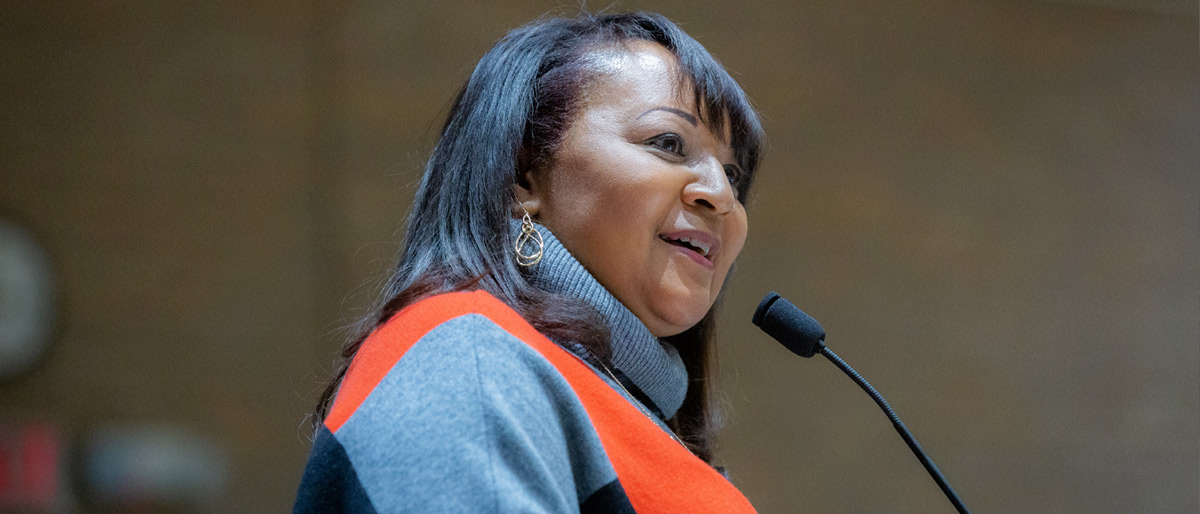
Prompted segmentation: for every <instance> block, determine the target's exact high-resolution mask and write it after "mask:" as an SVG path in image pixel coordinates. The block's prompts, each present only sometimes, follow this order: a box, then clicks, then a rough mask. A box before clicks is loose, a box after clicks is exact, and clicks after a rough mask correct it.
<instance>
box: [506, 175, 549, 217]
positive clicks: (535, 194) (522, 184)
mask: <svg viewBox="0 0 1200 514" xmlns="http://www.w3.org/2000/svg"><path fill="white" fill-rule="evenodd" d="M512 188H513V196H514V197H515V198H516V199H517V203H516V205H513V216H514V217H517V218H520V217H521V216H522V215H524V214H525V212H526V211H528V212H529V215H530V216H533V217H535V218H536V217H537V215H538V211H539V210H540V209H541V206H542V196H541V195H542V190H541V188H540V187H538V181H537V180H536V179H535V178H534V173H533V172H532V171H526V172H524V173H522V174H520V175H517V182H516V183H515V184H513V186H512ZM522 209H524V210H522Z"/></svg>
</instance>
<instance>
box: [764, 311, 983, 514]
mask: <svg viewBox="0 0 1200 514" xmlns="http://www.w3.org/2000/svg"><path fill="white" fill-rule="evenodd" d="M751 321H752V322H753V323H754V325H755V326H757V327H758V328H761V329H762V330H763V332H766V333H767V335H769V336H771V337H772V338H774V339H775V340H776V341H779V342H780V343H782V344H783V346H785V347H787V349H788V350H791V351H792V353H795V354H796V355H799V356H801V357H805V358H808V357H812V356H813V355H815V354H818V353H819V354H821V355H824V356H825V358H827V359H829V360H830V362H833V363H834V364H835V365H836V366H837V367H838V369H841V370H842V371H843V372H845V373H846V375H848V376H849V377H850V378H851V379H852V380H854V383H855V384H858V386H859V387H861V388H862V390H863V391H866V392H867V394H868V395H870V396H871V399H872V400H875V403H876V404H877V405H879V408H880V409H883V412H884V414H887V417H888V419H889V420H891V422H892V426H893V427H895V428H896V432H899V433H900V437H901V438H902V439H904V442H905V443H907V444H908V448H909V449H910V450H912V452H913V454H914V455H916V456H917V460H919V461H921V465H922V466H924V467H925V471H928V472H929V476H931V477H933V481H934V482H937V485H938V487H939V488H940V489H941V490H942V493H944V494H945V495H946V498H947V499H948V500H950V503H952V504H954V508H955V509H957V510H958V512H959V513H960V514H970V511H968V510H967V507H966V506H964V505H963V503H962V501H961V500H959V499H958V494H957V493H955V492H954V489H952V488H951V487H950V484H947V483H946V477H944V476H942V472H941V471H939V470H938V468H937V465H935V464H934V463H933V461H932V460H930V459H929V456H928V455H926V454H925V450H923V449H921V445H920V444H917V440H916V439H915V438H914V437H913V435H912V432H909V431H908V427H906V426H904V423H903V422H902V421H900V417H899V416H897V415H896V411H894V410H892V406H891V405H889V404H888V402H887V400H884V399H883V395H881V394H879V391H876V390H875V388H874V387H872V386H871V384H870V383H868V382H867V380H866V379H865V378H863V377H862V375H859V374H858V372H857V371H855V370H854V368H852V367H850V365H849V364H846V361H844V360H842V358H841V357H838V356H837V354H836V353H833V350H830V349H829V348H828V347H827V346H825V329H824V328H822V327H821V324H820V323H817V320H815V319H813V317H812V316H809V315H808V314H805V313H804V311H802V310H800V308H799V307H796V306H795V305H792V302H789V301H787V299H785V298H784V297H782V296H779V293H776V292H774V291H771V292H770V293H768V294H767V296H766V297H765V298H763V300H762V301H761V302H759V304H758V308H757V309H755V310H754V318H753V319H752V320H751Z"/></svg>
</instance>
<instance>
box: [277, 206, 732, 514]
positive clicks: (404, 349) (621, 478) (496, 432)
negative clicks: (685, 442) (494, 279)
mask: <svg viewBox="0 0 1200 514" xmlns="http://www.w3.org/2000/svg"><path fill="white" fill-rule="evenodd" d="M543 233H544V234H548V233H547V232H546V231H545V230H544V229H543ZM532 280H534V281H535V283H538V285H539V286H541V287H543V288H546V289H548V290H551V291H553V292H556V293H560V294H567V295H570V296H572V297H575V298H582V299H584V300H585V301H587V302H589V303H590V304H591V305H592V306H594V307H596V309H597V310H598V311H599V312H600V313H601V315H602V317H603V318H604V319H605V321H606V322H607V323H608V325H609V328H610V331H611V335H612V367H611V372H612V374H613V375H614V378H616V379H617V380H620V382H621V385H617V384H616V383H615V382H614V380H613V379H612V378H610V377H609V375H607V374H605V372H604V371H602V370H601V368H599V367H597V366H595V365H593V364H589V362H594V359H591V358H590V356H589V355H588V354H587V353H586V351H584V350H581V349H578V348H572V347H571V346H570V345H559V344H556V343H554V342H552V341H550V340H549V339H547V338H546V337H545V336H543V335H542V334H541V333H539V332H538V331H537V330H535V329H534V328H533V327H532V326H531V325H530V324H529V323H528V322H527V321H526V320H525V319H524V318H522V317H521V316H520V315H519V314H518V313H517V312H516V311H514V310H513V309H512V308H510V307H509V306H508V305H506V304H504V303H503V302H501V301H500V300H498V299H496V298H495V297H493V296H491V295H490V294H488V293H486V292H483V291H474V292H459V293H447V294H442V295H438V296H434V297H431V298H427V299H424V300H421V301H419V302H417V303H415V304H413V305H410V306H408V307H406V308H405V309H403V310H402V311H400V312H399V313H398V314H396V315H395V316H394V317H393V318H392V319H391V320H389V321H388V322H387V323H385V324H383V325H382V326H380V327H379V328H378V329H377V330H376V331H375V332H374V333H373V334H372V335H371V336H370V337H368V338H367V340H366V341H365V342H364V343H363V345H362V347H361V348H360V349H359V351H358V354H357V355H356V356H355V358H354V360H353V361H352V362H351V365H350V368H349V370H348V371H347V374H346V377H345V379H344V380H343V381H342V384H341V387H340V388H339V390H338V394H337V397H336V398H335V400H334V403H333V405H332V407H331V408H330V412H329V415H328V417H327V418H326V419H325V422H324V423H323V425H322V426H321V427H320V430H319V431H318V433H317V435H316V438H315V440H314V443H313V448H312V451H311V454H310V456H309V460H308V464H307V466H306V468H305V471H304V476H303V478H302V479H301V483H300V488H299V492H298V495H297V499H296V504H295V507H294V512H296V513H309V512H314V513H316V512H321V513H325V512H355V513H359V512H362V513H373V512H456V513H457V512H463V513H468V512H497V513H499V512H530V513H562V512H582V513H589V512H622V513H624V512H639V513H656V512H663V513H665V512H680V513H682V512H687V513H699V512H722V513H737V512H754V509H753V507H751V506H750V503H749V502H748V501H747V500H746V499H745V497H744V496H742V494H741V493H740V492H739V491H738V490H737V489H736V488H735V487H734V486H733V485H732V484H730V483H729V482H728V481H727V480H726V479H725V477H723V476H722V475H721V474H720V473H718V472H717V471H716V470H714V469H713V468H711V467H710V466H708V465H707V464H706V463H705V462H703V461H702V460H700V459H699V458H697V457H696V456H694V455H692V454H691V452H689V451H688V450H687V449H685V448H684V447H682V446H681V445H680V444H679V443H678V442H677V441H676V440H675V439H673V438H672V437H671V435H670V434H669V432H668V430H669V429H667V428H666V426H665V424H664V423H663V419H666V418H669V417H670V416H672V415H674V413H675V411H676V410H678V408H679V406H680V405H681V404H682V403H683V398H684V396H685V395H686V393H687V373H686V371H685V370H684V368H683V363H682V361H681V360H680V359H679V356H678V354H677V353H676V352H675V350H674V348H672V347H671V346H670V345H668V344H666V343H663V342H661V341H659V340H658V339H656V338H654V337H653V336H652V335H651V334H650V333H649V331H648V330H646V328H645V326H644V325H642V324H641V323H640V322H639V321H638V320H637V318H636V317H634V316H633V315H632V313H630V312H629V311H628V310H627V309H625V308H624V306H622V305H621V304H620V303H619V302H617V301H616V299H615V298H613V297H612V296H611V295H610V294H608V292H607V291H606V290H604V288H603V287H602V286H600V284H599V283H598V282H596V281H595V279H593V278H592V277H591V275H590V274H588V273H587V272H586V271H585V270H584V269H583V267H582V266H581V265H580V264H579V263H578V261H576V260H575V259H574V258H573V257H572V256H571V255H570V253H569V252H567V251H566V249H564V248H562V246H561V244H559V243H558V241H557V240H555V239H554V237H553V236H550V235H548V237H546V251H545V257H544V258H543V261H542V262H540V263H538V264H537V267H536V274H535V275H534V276H533V277H532ZM626 393H629V394H626Z"/></svg>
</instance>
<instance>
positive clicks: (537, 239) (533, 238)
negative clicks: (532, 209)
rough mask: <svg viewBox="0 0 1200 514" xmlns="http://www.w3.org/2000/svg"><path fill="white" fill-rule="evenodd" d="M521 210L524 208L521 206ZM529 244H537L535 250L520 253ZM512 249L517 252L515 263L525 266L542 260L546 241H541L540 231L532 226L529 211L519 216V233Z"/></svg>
mask: <svg viewBox="0 0 1200 514" xmlns="http://www.w3.org/2000/svg"><path fill="white" fill-rule="evenodd" d="M522 210H524V208H523V207H522ZM529 245H534V246H537V250H536V251H534V252H533V253H529V254H525V253H521V251H522V250H524V249H525V247H526V246H529ZM513 249H514V250H516V252H517V264H520V265H521V266H524V267H526V268H528V267H530V266H533V265H534V264H537V263H538V261H540V260H542V251H544V250H545V249H546V243H545V242H544V241H542V233H541V232H538V230H537V227H535V226H533V219H532V218H530V217H529V211H525V216H524V217H522V218H521V233H520V234H519V235H518V236H517V244H516V246H515V247H514V248H513Z"/></svg>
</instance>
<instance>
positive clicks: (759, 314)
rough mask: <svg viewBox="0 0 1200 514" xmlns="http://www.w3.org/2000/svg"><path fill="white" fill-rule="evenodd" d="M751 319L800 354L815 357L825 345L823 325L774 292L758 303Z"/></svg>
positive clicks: (789, 348) (764, 330)
mask: <svg viewBox="0 0 1200 514" xmlns="http://www.w3.org/2000/svg"><path fill="white" fill-rule="evenodd" d="M752 321H753V322H754V324H755V325H757V326H758V328H761V329H762V330H763V332H766V333H767V335H769V336H771V337H773V338H775V340H776V341H779V342H780V343H783V346H785V347H787V349H788V350H791V351H792V353H795V354H796V355H799V356H801V357H812V356H813V355H814V354H815V353H816V352H819V351H821V348H824V347H825V342H824V340H825V329H824V328H822V327H821V324H820V323H817V320H815V319H813V317H812V316H809V315H808V314H805V313H804V311H802V310H800V308H799V307H796V306H795V305H792V302H789V301H787V299H785V298H784V297H782V296H779V293H776V292H774V291H772V292H770V293H769V294H767V296H766V298H763V300H762V302H760V303H759V304H758V309H755V311H754V319H753V320H752Z"/></svg>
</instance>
